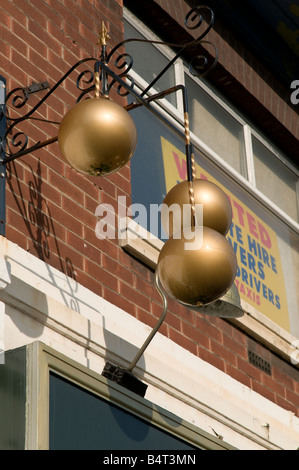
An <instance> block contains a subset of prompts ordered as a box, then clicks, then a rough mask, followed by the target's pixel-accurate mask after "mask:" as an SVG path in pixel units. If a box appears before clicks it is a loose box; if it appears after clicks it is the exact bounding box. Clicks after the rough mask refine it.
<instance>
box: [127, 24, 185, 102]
mask: <svg viewBox="0 0 299 470" xmlns="http://www.w3.org/2000/svg"><path fill="white" fill-rule="evenodd" d="M124 25H125V39H131V38H134V39H145V38H144V36H142V35H141V34H140V33H139V32H138V31H137V30H136V29H135V28H133V26H132V25H130V24H129V23H128V22H127V21H125V22H124ZM125 48H126V52H127V53H128V54H130V55H131V56H132V58H133V70H134V72H136V73H137V74H138V75H140V77H141V78H143V79H144V80H145V81H146V82H147V83H148V84H149V83H151V82H152V81H153V80H154V78H156V77H157V76H158V75H159V73H160V72H161V71H162V70H163V69H164V67H165V66H166V65H167V64H168V63H169V60H168V59H167V58H166V57H165V56H164V55H163V54H161V53H160V52H159V51H158V50H157V49H156V47H154V46H153V45H152V44H148V43H140V42H129V43H128V44H126V45H125ZM174 85H175V76H174V68H173V67H171V68H170V69H169V70H167V72H165V74H163V76H162V77H161V78H160V79H159V80H158V81H157V83H155V85H154V89H155V90H156V91H157V92H160V91H164V90H167V89H168V88H171V87H172V86H174ZM152 91H153V90H151V92H152ZM166 99H167V100H168V101H169V102H170V103H171V104H173V105H174V106H176V95H175V93H172V94H170V95H168V96H167V97H166Z"/></svg>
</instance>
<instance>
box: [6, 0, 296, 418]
mask: <svg viewBox="0 0 299 470" xmlns="http://www.w3.org/2000/svg"><path fill="white" fill-rule="evenodd" d="M153 3H157V4H159V5H160V6H161V8H163V9H165V10H166V11H168V12H169V13H170V14H171V15H173V17H174V18H177V20H178V21H181V18H183V17H184V14H185V12H187V11H188V10H189V7H187V6H186V4H185V3H184V2H181V1H176V2H171V1H168V2H167V1H166V0H160V1H159V2H158V1H157V2H153ZM122 6H123V5H122V1H121V0H110V1H107V0H102V1H100V0H95V1H90V0H85V1H84V2H83V1H82V2H79V1H78V2H77V1H74V0H64V1H62V0H61V1H60V0H45V1H41V0H26V1H25V0H18V1H14V2H13V1H11V0H6V2H4V4H3V6H2V9H1V21H2V25H1V38H2V47H1V52H0V54H1V64H2V72H1V73H2V74H3V75H4V76H5V77H6V79H7V88H8V91H9V90H12V89H13V88H15V87H17V86H20V87H24V86H28V85H30V84H31V83H32V81H45V80H48V81H49V83H50V86H53V85H54V83H55V82H56V81H57V80H59V79H60V78H61V76H62V75H63V74H64V73H65V72H66V71H67V70H68V68H69V67H70V65H73V64H74V63H75V62H76V61H77V60H80V59H81V58H83V57H87V56H94V55H95V54H98V50H97V47H96V40H97V35H98V32H99V28H100V22H101V21H102V20H103V21H105V22H106V24H108V29H109V32H110V35H111V37H112V39H111V45H112V46H113V45H115V44H116V43H118V42H119V41H120V40H121V39H122V31H123V24H122ZM213 34H214V36H215V38H211V39H212V40H213V39H215V42H217V44H218V46H219V49H220V55H221V54H222V56H223V57H224V58H225V61H226V64H228V67H229V68H230V70H229V72H230V73H231V74H232V75H234V76H235V77H236V79H238V80H239V81H240V82H241V83H242V84H243V85H244V87H246V88H247V89H248V90H249V91H250V93H252V94H253V95H254V96H255V97H256V98H257V99H258V100H260V101H261V102H262V103H263V105H264V106H267V107H269V108H270V109H271V112H272V113H273V114H274V115H276V116H277V117H279V116H282V115H283V123H284V125H285V126H286V127H288V128H289V129H291V127H292V126H293V123H292V119H293V117H292V116H293V115H292V113H291V111H290V109H289V107H287V106H286V104H285V102H284V101H282V100H281V99H280V98H279V97H278V96H277V95H276V94H275V92H274V91H273V90H272V92H270V85H268V84H266V83H265V82H264V81H263V80H262V79H261V78H260V76H259V75H258V73H257V72H256V71H255V70H254V69H253V67H252V66H251V65H250V64H249V63H248V62H245V61H244V60H243V59H241V58H240V55H238V53H237V52H236V51H233V49H232V46H231V44H229V43H228V42H227V41H226V40H225V38H222V37H221V36H220V35H219V33H216V32H215V33H213ZM228 57H229V58H231V60H228ZM83 69H84V67H83V68H81V69H80V70H83ZM77 76H78V72H76V73H74V74H73V75H72V79H71V78H69V79H68V80H67V81H66V82H65V84H64V85H63V86H62V87H61V88H60V89H59V90H57V93H55V95H53V96H52V97H51V99H50V100H49V102H47V103H46V104H44V105H43V109H41V111H40V113H39V115H40V116H44V117H45V118H47V119H50V120H54V121H58V122H59V121H60V120H61V118H62V116H63V115H64V113H65V112H66V110H67V109H69V107H71V106H72V105H73V104H74V102H75V100H76V97H77V95H76V93H77V94H78V90H77V89H76V88H75V86H74V80H75V79H76V77H77ZM45 93H46V92H45V91H43V92H40V93H39V94H38V95H36V96H32V97H31V96H30V101H29V102H30V103H32V102H36V101H37V99H38V98H40V97H42V96H44V95H45ZM112 96H113V98H114V99H118V101H119V102H120V103H121V104H124V99H121V98H119V97H117V95H116V93H115V92H113V95H112ZM284 107H286V108H287V109H286V110H285V111H284V112H283V113H282V110H283V108H284ZM57 128H58V126H57V125H54V124H45V123H39V122H35V121H33V122H30V123H25V124H24V126H22V130H23V129H24V130H26V132H28V134H29V135H30V136H31V137H32V138H34V139H35V140H36V141H38V140H45V139H48V138H51V137H53V136H54V135H55V132H57ZM20 130H21V127H20ZM295 132H299V128H298V126H297V129H294V133H295ZM296 135H297V134H296ZM7 172H8V178H7V213H6V215H7V227H6V235H7V237H8V238H9V239H10V240H11V241H13V242H15V243H17V244H18V245H20V246H21V247H22V248H24V249H25V250H27V251H29V252H31V253H33V254H34V255H36V256H38V257H39V258H41V259H43V260H44V261H46V262H47V263H49V264H50V265H52V266H54V267H55V268H57V269H59V270H60V271H62V272H64V273H65V274H68V275H71V277H73V278H74V279H75V280H76V281H77V282H79V283H81V284H82V285H84V286H86V287H87V288H89V289H91V290H92V291H94V292H96V293H97V294H99V295H101V296H103V297H104V298H105V299H107V300H108V301H110V302H112V303H113V304H115V305H117V306H118V307H120V308H122V309H124V310H125V311H127V312H128V313H130V314H131V315H134V316H135V317H136V318H138V319H139V320H141V321H142V322H144V323H146V324H148V325H150V326H154V325H155V323H156V321H157V319H158V318H159V316H160V315H161V299H160V296H159V294H158V293H157V292H156V290H155V288H154V285H153V280H154V276H153V273H152V272H151V271H150V270H149V269H148V268H147V267H145V266H144V265H142V263H139V262H138V261H137V260H135V259H134V258H133V257H131V256H129V255H128V254H127V253H125V252H124V251H123V250H122V249H121V248H120V247H119V246H118V242H117V240H116V239H114V240H108V239H104V240H99V239H98V238H97V237H96V235H95V227H96V223H97V221H98V218H97V217H96V215H95V210H96V207H97V205H98V204H100V203H106V204H111V205H112V207H114V209H115V213H116V214H117V197H118V196H125V197H126V201H127V206H129V205H130V193H131V188H130V165H129V164H128V165H127V166H126V167H125V168H123V169H122V170H121V171H120V172H119V173H117V174H114V175H111V177H107V178H101V179H99V178H94V177H85V176H83V175H81V174H79V173H77V172H76V171H75V170H73V169H72V168H70V166H69V165H68V164H67V163H66V162H64V160H63V158H62V157H61V154H60V151H59V148H58V145H57V143H55V144H52V145H51V146H49V147H46V148H43V149H41V150H38V151H36V152H34V153H32V154H31V155H27V156H26V157H24V158H22V159H19V160H17V161H15V162H13V163H10V164H9V165H7ZM160 331H161V333H162V334H164V335H166V336H168V337H169V338H170V339H171V340H173V341H175V342H176V343H178V344H179V345H181V346H182V347H183V348H186V349H187V350H188V351H190V352H191V353H193V354H195V355H198V356H199V357H201V358H202V359H204V360H206V361H208V362H210V363H211V364H213V365H214V366H215V367H218V368H219V369H221V370H223V371H224V372H226V373H227V374H229V375H231V376H232V377H233V378H235V379H236V380H238V381H240V382H241V383H243V384H244V385H246V386H249V387H251V388H253V390H255V391H257V392H258V393H261V394H262V395H264V396H266V397H267V398H269V399H270V400H272V401H274V402H276V403H277V404H279V405H280V406H282V407H284V408H286V409H289V410H291V411H293V412H294V413H295V414H296V415H297V416H299V403H298V377H299V372H298V370H296V369H295V368H293V367H291V366H290V365H289V364H287V363H286V362H285V361H283V360H282V359H278V358H277V357H276V356H275V355H274V354H273V353H271V352H270V351H268V350H267V349H265V348H263V347H260V346H259V345H257V343H256V342H255V341H254V340H253V339H251V338H248V337H247V335H246V334H245V333H243V332H241V331H240V330H238V329H236V328H235V327H234V326H232V325H231V324H230V323H229V322H227V321H224V320H221V319H217V318H208V317H206V316H204V315H201V314H200V313H198V312H193V311H190V310H187V309H185V308H184V307H183V306H182V305H179V304H177V303H176V302H174V301H172V300H171V299H170V300H169V312H168V314H167V317H166V321H165V323H164V324H163V326H162V328H161V330H160ZM253 345H254V347H255V348H256V349H257V351H258V352H259V354H261V356H264V358H265V359H266V360H267V361H269V362H270V363H271V364H272V376H271V377H269V376H268V375H267V374H265V373H264V372H262V371H260V370H259V369H257V368H256V367H254V366H253V365H251V364H249V362H248V358H247V348H248V347H249V346H250V347H253ZM199 373H200V371H199Z"/></svg>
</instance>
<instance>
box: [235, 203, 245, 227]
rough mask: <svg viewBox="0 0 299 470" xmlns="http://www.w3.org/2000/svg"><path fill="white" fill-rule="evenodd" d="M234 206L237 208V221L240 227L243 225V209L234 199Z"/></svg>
mask: <svg viewBox="0 0 299 470" xmlns="http://www.w3.org/2000/svg"><path fill="white" fill-rule="evenodd" d="M234 206H235V208H236V209H237V213H238V219H239V223H240V225H242V227H244V226H245V224H244V217H243V215H244V209H243V207H242V206H240V204H238V203H237V202H236V201H234Z"/></svg>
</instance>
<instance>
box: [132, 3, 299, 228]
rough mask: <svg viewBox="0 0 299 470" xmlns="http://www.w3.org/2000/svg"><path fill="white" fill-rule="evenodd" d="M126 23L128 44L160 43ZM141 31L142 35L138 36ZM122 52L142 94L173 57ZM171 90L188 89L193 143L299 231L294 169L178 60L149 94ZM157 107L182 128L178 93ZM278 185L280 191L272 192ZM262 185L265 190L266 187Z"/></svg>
mask: <svg viewBox="0 0 299 470" xmlns="http://www.w3.org/2000/svg"><path fill="white" fill-rule="evenodd" d="M126 18H127V20H125V38H126V39H129V38H142V37H143V38H146V39H151V40H158V39H159V38H157V37H155V36H154V35H153V34H152V33H151V32H150V31H149V30H148V29H147V28H146V27H145V26H144V25H141V24H140V23H139V21H138V20H136V18H134V17H133V16H132V15H131V14H130V13H128V12H126ZM141 30H142V32H143V34H140V32H139V31H141ZM126 51H127V52H128V53H129V54H131V55H132V57H133V60H134V62H133V72H132V73H131V75H132V76H133V78H134V81H135V83H136V84H137V85H139V86H140V87H141V89H145V87H146V85H148V84H149V83H150V82H151V81H152V80H153V79H154V78H155V76H156V75H157V74H158V73H159V72H160V71H161V70H162V69H163V67H164V66H165V65H166V64H167V63H168V61H169V59H170V58H171V57H173V56H174V53H173V52H172V51H171V50H169V49H168V48H166V47H162V46H160V45H159V46H156V45H152V44H143V43H134V42H129V43H128V44H126ZM145 57H146V58H147V59H146V60H144V58H145ZM174 84H183V85H185V86H186V88H187V92H188V102H189V117H190V129H191V137H192V141H193V143H194V144H195V145H197V146H198V148H200V149H201V150H202V151H204V153H205V154H206V156H207V157H208V158H211V159H212V160H213V161H214V162H216V163H217V164H218V166H219V167H221V168H223V169H224V170H226V171H228V172H230V175H231V176H233V177H234V178H235V179H236V180H237V181H238V182H240V183H241V184H243V185H244V184H245V185H246V187H247V188H248V190H250V191H251V193H252V194H253V195H255V196H257V197H258V198H259V199H260V200H262V202H263V203H264V204H265V205H267V206H268V207H269V208H270V209H271V210H274V211H276V212H277V213H278V214H279V215H280V217H283V218H284V220H285V221H286V222H287V223H289V224H290V225H291V226H292V227H294V228H295V229H296V230H298V221H299V214H298V176H299V171H298V168H296V167H295V166H294V164H293V163H291V162H290V160H289V159H288V158H287V156H286V155H283V154H282V152H280V151H279V150H276V149H274V147H273V145H272V144H271V143H270V142H268V141H266V139H265V138H264V136H263V135H261V134H260V133H258V132H257V131H256V129H254V128H253V126H252V124H251V123H249V122H247V121H246V118H244V117H243V116H241V115H240V114H239V113H238V112H237V111H236V110H235V109H233V108H232V107H231V106H230V105H229V104H228V103H227V102H226V101H225V100H224V99H223V98H222V97H221V96H219V94H218V93H217V92H216V91H215V90H212V89H211V87H209V86H207V84H206V82H204V81H203V80H200V79H197V78H195V77H194V76H192V75H191V74H190V73H189V71H188V70H187V68H186V67H184V64H183V62H182V61H181V60H178V61H177V63H176V64H174V65H173V67H172V68H171V69H170V70H169V71H168V72H167V73H166V74H165V75H164V76H163V77H161V78H160V79H159V80H158V82H157V83H156V84H155V86H154V89H153V90H151V93H154V92H158V91H162V90H165V89H167V88H170V87H171V86H173V85H174ZM159 103H160V106H162V107H163V109H164V111H165V112H166V113H167V116H168V118H169V119H173V120H174V121H175V122H176V123H177V126H178V127H180V126H182V114H183V111H182V104H181V100H180V96H179V93H177V95H176V96H175V95H173V94H172V95H169V96H168V97H167V98H165V99H164V100H161V101H159ZM269 165H270V168H271V170H269ZM269 177H270V180H269ZM278 180H279V191H277V190H276V189H277V187H278V186H277V184H278ZM265 181H267V184H264V182H265ZM275 187H276V189H275ZM271 188H272V189H271ZM286 188H287V190H286V191H285V189H286Z"/></svg>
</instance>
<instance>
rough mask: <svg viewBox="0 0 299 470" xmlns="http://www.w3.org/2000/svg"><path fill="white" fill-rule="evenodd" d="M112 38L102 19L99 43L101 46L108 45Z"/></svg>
mask: <svg viewBox="0 0 299 470" xmlns="http://www.w3.org/2000/svg"><path fill="white" fill-rule="evenodd" d="M110 39H111V37H110V36H109V34H108V29H107V28H106V26H105V23H104V21H102V27H101V31H100V32H99V37H98V41H97V44H98V45H99V46H106V43H107V41H109V40H110Z"/></svg>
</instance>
